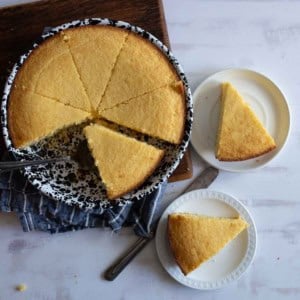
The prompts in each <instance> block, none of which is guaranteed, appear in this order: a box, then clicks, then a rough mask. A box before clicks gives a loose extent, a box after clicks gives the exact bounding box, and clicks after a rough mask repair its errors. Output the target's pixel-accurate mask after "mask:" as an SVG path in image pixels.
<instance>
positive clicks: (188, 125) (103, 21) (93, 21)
mask: <svg viewBox="0 0 300 300" xmlns="http://www.w3.org/2000/svg"><path fill="white" fill-rule="evenodd" d="M88 25H93V26H113V27H118V28H122V29H125V30H128V31H131V32H134V33H136V34H138V35H139V36H141V37H143V38H145V39H147V40H148V41H150V42H151V43H152V44H153V45H155V46H156V47H157V48H158V49H159V50H160V51H161V52H162V53H164V55H165V56H166V57H167V59H168V60H169V62H170V63H171V64H172V65H173V67H174V69H175V70H176V72H177V74H178V76H179V78H180V79H181V80H182V82H183V84H184V90H185V98H186V99H185V100H186V101H185V103H186V120H185V128H184V134H183V139H182V142H181V144H180V145H179V149H178V150H177V151H178V153H177V157H176V159H175V160H174V161H173V162H172V164H171V165H170V166H169V167H168V168H167V169H166V171H165V172H161V173H160V174H159V175H157V178H156V180H155V181H151V182H150V184H148V186H147V187H146V188H145V186H144V185H143V186H142V187H140V189H142V188H143V190H141V191H140V189H139V190H138V191H137V192H136V193H135V194H134V195H133V198H131V199H128V200H130V201H132V200H139V199H141V198H142V197H144V196H145V195H147V194H149V193H151V192H153V191H154V190H155V189H156V188H157V187H158V186H159V185H160V184H161V183H162V182H164V181H165V180H167V179H168V178H169V177H170V176H171V174H172V173H173V171H174V170H175V169H176V167H177V166H178V165H179V162H180V160H181V159H182V157H183V155H184V152H185V150H186V148H187V146H188V144H189V139H190V135H191V130H192V122H193V104H192V94H191V90H190V87H189V84H188V81H187V78H186V76H185V73H184V71H183V69H182V67H181V65H180V64H179V62H178V61H177V59H176V58H175V57H174V55H173V54H172V52H171V51H170V50H169V49H168V48H167V46H165V45H164V44H163V43H162V42H161V41H160V40H159V39H157V38H156V37H155V36H153V35H152V34H151V33H149V32H147V31H145V30H144V29H142V28H140V27H138V26H134V25H131V24H129V23H127V22H124V21H115V20H111V19H107V18H90V19H84V20H75V21H72V22H68V23H65V24H62V25H59V26H57V27H54V28H52V29H51V30H50V31H49V32H47V33H45V34H42V35H41V36H40V38H39V39H38V40H37V41H36V42H35V43H34V44H33V46H32V48H31V49H30V50H29V51H27V52H26V53H25V54H23V55H21V56H20V58H19V60H18V62H17V63H16V64H15V65H14V67H13V69H12V71H11V73H10V75H9V77H8V79H7V81H6V84H5V87H4V92H3V97H2V105H1V125H2V131H3V137H4V141H5V144H6V147H7V149H8V151H9V152H10V153H11V154H13V156H14V157H15V158H16V159H18V156H17V155H16V154H17V153H18V149H16V148H14V146H13V143H12V141H11V138H10V135H9V130H8V117H7V109H8V103H9V95H10V91H11V87H12V84H13V81H14V79H15V77H16V75H17V72H18V70H19V68H20V67H21V66H22V65H23V63H24V62H25V61H26V59H27V57H28V56H29V55H30V53H31V52H32V51H33V50H34V49H35V48H37V47H38V46H39V44H41V43H42V42H43V41H44V40H46V39H47V38H49V37H52V36H53V35H55V34H57V33H59V32H60V31H62V30H65V29H68V28H74V27H80V26H88ZM30 173H31V172H30V170H29V171H28V170H27V169H24V170H23V174H24V176H25V177H26V178H27V179H28V180H29V181H30V182H31V183H32V184H33V185H34V186H36V187H37V188H38V189H39V190H40V191H41V192H42V193H44V194H46V195H47V196H50V197H51V198H53V199H56V200H59V201H62V202H65V201H64V195H63V194H59V195H57V194H54V193H51V191H49V190H47V189H45V188H43V185H41V186H40V187H39V186H38V182H37V181H36V179H32V178H31V176H30ZM146 182H147V181H146ZM100 202H102V200H99V201H88V200H85V201H77V200H74V201H72V203H68V204H70V205H77V206H79V207H80V208H85V209H86V210H88V209H93V208H98V207H99V206H101V205H100ZM127 202H128V201H127ZM125 203H126V200H125V201H124V200H122V201H120V202H119V205H122V204H125Z"/></svg>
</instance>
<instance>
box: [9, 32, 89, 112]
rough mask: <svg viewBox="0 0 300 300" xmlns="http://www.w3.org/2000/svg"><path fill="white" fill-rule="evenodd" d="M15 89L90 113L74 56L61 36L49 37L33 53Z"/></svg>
mask: <svg viewBox="0 0 300 300" xmlns="http://www.w3.org/2000/svg"><path fill="white" fill-rule="evenodd" d="M14 86H15V87H16V88H23V89H27V90H30V91H32V92H35V93H37V94H40V95H42V96H44V97H47V98H52V99H54V100H56V101H58V102H61V103H63V104H67V105H70V106H72V107H74V108H78V109H82V110H84V111H88V112H90V111H91V105H90V101H89V99H88V97H87V95H86V92H85V90H84V87H83V84H82V82H81V80H80V76H79V74H78V72H77V69H76V66H75V64H74V62H73V58H72V55H71V53H70V51H69V48H68V46H67V45H66V43H64V42H63V41H62V39H61V36H60V35H55V36H54V37H51V38H48V39H47V40H46V41H44V42H43V43H42V44H41V45H40V46H39V47H37V48H36V49H34V50H33V51H32V52H31V54H30V55H29V57H28V58H27V59H26V61H25V62H24V64H23V65H22V67H21V68H20V70H19V71H18V74H17V77H16V79H15V81H14Z"/></svg>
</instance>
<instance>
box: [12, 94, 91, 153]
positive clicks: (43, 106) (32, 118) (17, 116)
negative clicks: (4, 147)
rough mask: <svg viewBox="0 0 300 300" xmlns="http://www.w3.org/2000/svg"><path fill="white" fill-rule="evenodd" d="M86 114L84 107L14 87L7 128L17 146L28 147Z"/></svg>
mask: <svg viewBox="0 0 300 300" xmlns="http://www.w3.org/2000/svg"><path fill="white" fill-rule="evenodd" d="M89 117H90V114H89V113H87V112H85V111H83V110H80V109H76V108H73V107H71V106H67V105H64V104H62V103H60V102H57V101H55V100H53V99H49V98H46V97H43V96H41V95H37V94H35V93H33V92H31V91H28V90H23V89H16V88H15V89H13V90H12V92H11V94H10V99H9V110H8V119H9V122H8V127H9V132H10V135H11V137H12V140H13V144H14V146H15V147H16V148H23V147H25V146H28V145H30V144H32V143H34V142H37V141H38V140H40V139H42V138H46V137H48V136H50V135H53V134H54V133H55V132H57V131H58V130H59V129H63V128H65V127H68V126H71V125H75V124H79V123H81V122H84V121H85V120H87V119H88V118H89Z"/></svg>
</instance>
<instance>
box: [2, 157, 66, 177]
mask: <svg viewBox="0 0 300 300" xmlns="http://www.w3.org/2000/svg"><path fill="white" fill-rule="evenodd" d="M70 159H71V158H70V157H69V156H65V157H58V158H49V159H38V160H27V161H1V162H0V173H4V172H9V171H12V170H17V169H21V168H24V167H29V166H37V165H44V164H50V163H55V162H59V161H69V160H70Z"/></svg>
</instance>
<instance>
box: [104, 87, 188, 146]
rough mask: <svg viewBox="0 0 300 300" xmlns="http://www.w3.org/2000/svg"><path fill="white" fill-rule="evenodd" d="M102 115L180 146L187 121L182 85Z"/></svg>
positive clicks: (151, 93) (134, 99) (131, 102)
mask: <svg viewBox="0 0 300 300" xmlns="http://www.w3.org/2000/svg"><path fill="white" fill-rule="evenodd" d="M101 116H102V117H103V118H105V119H107V120H109V121H111V122H114V123H117V124H120V125H122V126H125V127H128V128H130V129H133V130H136V131H138V132H142V133H145V134H147V135H150V136H153V137H157V138H160V139H162V140H165V141H168V142H170V143H174V144H179V143H180V142H181V139H182V134H183V129H184V121H185V105H184V90H183V85H182V82H181V81H178V82H176V83H173V84H170V85H167V86H165V87H162V88H160V89H157V90H154V91H152V92H150V93H147V94H145V95H143V96H139V97H136V98H133V99H131V100H129V101H128V102H125V103H122V104H119V105H117V106H115V107H114V108H112V109H107V110H104V111H102V112H101ZM166 120H167V121H166Z"/></svg>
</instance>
